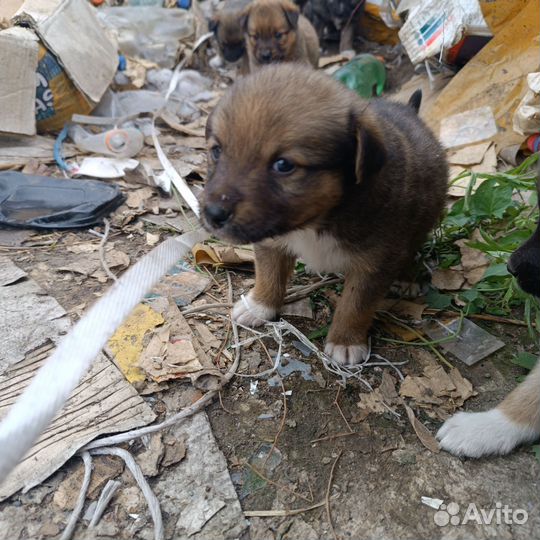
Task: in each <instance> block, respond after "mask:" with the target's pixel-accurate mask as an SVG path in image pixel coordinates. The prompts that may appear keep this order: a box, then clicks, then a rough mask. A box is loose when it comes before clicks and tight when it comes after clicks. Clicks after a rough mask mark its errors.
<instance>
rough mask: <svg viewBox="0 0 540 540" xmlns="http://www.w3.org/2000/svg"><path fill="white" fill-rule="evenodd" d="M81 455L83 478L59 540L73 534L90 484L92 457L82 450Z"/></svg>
mask: <svg viewBox="0 0 540 540" xmlns="http://www.w3.org/2000/svg"><path fill="white" fill-rule="evenodd" d="M81 457H82V459H83V461H84V478H83V481H82V485H81V491H80V492H79V496H78V497H77V502H76V503H75V508H73V512H71V516H69V520H68V522H67V525H66V528H65V529H64V532H63V533H62V536H61V537H60V540H70V538H71V537H72V536H73V533H74V532H75V527H76V526H77V521H79V517H80V515H81V512H82V510H83V507H84V501H85V499H86V493H87V492H88V486H89V485H90V480H91V478H92V457H91V456H90V454H89V453H88V452H83V453H82V456H81Z"/></svg>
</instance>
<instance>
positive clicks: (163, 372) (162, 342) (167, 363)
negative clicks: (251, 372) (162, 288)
mask: <svg viewBox="0 0 540 540" xmlns="http://www.w3.org/2000/svg"><path fill="white" fill-rule="evenodd" d="M151 303H152V307H153V308H154V309H155V310H156V312H158V313H160V314H162V316H163V318H164V320H165V321H166V323H165V325H164V326H163V327H162V328H160V329H158V330H156V331H155V332H154V333H153V334H152V336H151V338H150V341H149V343H148V345H147V346H146V347H145V349H144V351H143V353H142V355H141V356H140V359H139V366H140V368H141V369H142V370H144V371H145V372H146V374H147V376H148V377H149V378H150V379H152V380H153V381H154V382H157V383H162V382H165V381H169V380H174V379H183V378H187V379H190V380H191V382H192V383H193V384H194V386H196V387H197V388H200V389H202V390H215V389H216V388H218V387H219V385H220V384H221V380H222V373H221V372H220V371H219V370H218V369H217V368H216V367H215V366H214V364H213V363H212V360H210V358H209V356H208V355H207V354H206V352H205V348H204V347H203V346H201V343H200V342H199V340H198V339H197V337H196V336H195V334H194V333H193V332H192V330H191V328H190V326H189V324H188V322H187V321H186V319H185V318H184V316H183V315H182V314H181V313H180V311H179V309H178V306H177V305H176V304H175V302H174V301H173V300H169V301H167V299H166V298H156V299H154V300H152V302H151ZM199 335H201V334H200V333H199ZM205 335H206V334H203V335H201V337H203V338H204V337H205Z"/></svg>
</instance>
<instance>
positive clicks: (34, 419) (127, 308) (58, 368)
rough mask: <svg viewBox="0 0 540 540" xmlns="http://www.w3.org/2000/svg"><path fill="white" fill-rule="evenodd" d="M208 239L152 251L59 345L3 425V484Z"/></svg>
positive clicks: (188, 237) (173, 242)
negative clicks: (142, 306)
mask: <svg viewBox="0 0 540 540" xmlns="http://www.w3.org/2000/svg"><path fill="white" fill-rule="evenodd" d="M207 237H208V233H206V232H205V231H202V230H197V231H193V232H190V233H186V234H184V235H182V236H180V237H175V238H170V239H168V240H166V241H165V242H163V243H162V244H160V245H159V246H157V247H156V248H154V249H153V250H152V251H151V252H150V253H148V254H147V255H146V256H145V257H143V258H142V259H141V260H140V261H139V262H137V263H136V264H135V265H134V266H132V267H131V268H130V269H129V270H128V271H127V272H125V273H124V275H123V276H122V277H121V278H120V279H119V280H118V282H117V283H115V284H114V285H113V286H112V287H111V288H110V289H109V291H108V292H107V294H105V296H103V297H102V298H101V299H100V300H98V301H97V302H96V303H95V304H94V305H93V306H92V307H91V308H90V309H89V311H88V313H87V314H86V315H85V316H84V317H83V318H82V319H81V320H80V321H79V322H78V323H77V324H76V325H75V326H74V327H73V329H72V330H71V332H70V333H69V334H68V335H67V336H66V337H65V338H64V339H63V340H62V341H61V342H60V344H59V345H58V348H57V349H56V350H55V351H54V352H53V354H52V355H51V356H50V357H49V359H48V360H47V362H45V364H44V365H43V366H42V367H41V368H40V369H39V371H38V372H37V374H36V376H35V377H34V378H33V379H32V382H31V383H30V384H29V385H28V387H27V388H26V390H25V391H24V393H23V394H22V395H21V396H20V397H19V399H18V400H17V402H16V403H15V405H13V407H11V409H10V410H9V412H8V414H7V416H6V417H5V419H4V420H3V421H2V422H1V423H0V483H1V482H3V481H4V480H5V478H6V476H7V475H8V473H9V472H10V471H11V470H12V469H13V468H14V467H15V465H16V464H17V463H18V462H19V461H20V460H21V459H22V458H23V457H24V455H25V454H26V453H27V452H28V450H30V448H31V446H32V445H33V443H34V442H35V440H36V439H37V438H38V437H39V435H40V434H41V433H42V432H43V431H44V430H45V429H46V428H47V426H48V425H49V424H50V423H51V421H52V420H53V418H54V417H55V416H56V414H57V413H58V411H59V410H60V408H61V407H62V406H63V405H64V403H65V402H66V401H67V399H68V397H69V396H70V394H71V392H72V391H73V390H74V389H75V387H76V386H77V384H79V381H80V380H81V378H82V377H83V375H84V374H85V373H86V372H87V371H88V369H89V367H90V366H91V365H92V363H93V362H94V360H95V359H96V357H97V356H98V354H99V353H100V351H101V349H102V348H103V347H104V346H105V344H106V343H107V341H108V339H109V338H110V337H111V336H112V334H113V333H114V332H115V330H116V329H117V328H118V327H119V326H120V325H121V324H122V322H123V321H124V320H125V319H126V318H127V316H128V315H129V314H130V313H131V311H132V310H133V308H134V307H135V306H136V305H137V304H138V303H139V302H140V301H141V300H142V299H143V298H144V296H145V295H146V294H147V293H148V291H150V289H151V288H152V287H153V286H154V285H155V284H156V283H157V282H158V280H159V279H160V278H161V277H162V276H163V275H164V274H165V273H166V272H167V270H169V268H171V267H172V266H173V265H174V264H175V263H176V262H177V261H178V260H179V259H181V258H182V257H184V256H185V254H186V253H187V252H188V251H189V250H190V249H191V248H192V246H193V245H194V244H195V243H196V242H202V241H203V240H205V239H206V238H207ZM36 396H39V398H37V397H36ZM38 399H39V406H36V402H37V401H36V400H38Z"/></svg>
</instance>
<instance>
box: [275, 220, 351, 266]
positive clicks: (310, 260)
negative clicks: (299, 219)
mask: <svg viewBox="0 0 540 540" xmlns="http://www.w3.org/2000/svg"><path fill="white" fill-rule="evenodd" d="M278 242H279V243H280V244H281V245H282V246H283V247H284V248H285V249H287V250H288V251H289V252H290V253H292V254H294V255H296V256H297V257H299V258H300V259H301V260H302V261H303V262H304V263H305V264H306V267H307V269H308V270H310V271H313V272H345V271H346V270H347V268H349V266H350V264H351V255H350V253H348V252H347V251H345V250H344V249H343V248H342V247H341V245H340V244H339V242H338V241H337V239H336V238H335V237H334V236H332V235H331V234H328V233H321V234H319V233H317V232H316V231H314V230H312V229H304V230H301V231H293V232H291V233H288V234H286V235H284V236H282V237H281V238H279V240H278Z"/></svg>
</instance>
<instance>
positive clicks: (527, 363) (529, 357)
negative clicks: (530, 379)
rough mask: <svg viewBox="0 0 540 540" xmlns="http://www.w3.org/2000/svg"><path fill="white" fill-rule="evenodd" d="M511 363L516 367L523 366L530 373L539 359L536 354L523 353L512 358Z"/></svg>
mask: <svg viewBox="0 0 540 540" xmlns="http://www.w3.org/2000/svg"><path fill="white" fill-rule="evenodd" d="M511 362H512V364H515V365H516V366H521V367H523V368H525V369H528V370H529V371H530V370H531V369H532V368H533V367H534V366H535V365H536V362H538V357H537V356H536V355H535V354H531V353H528V352H522V353H519V354H517V355H516V356H515V358H512V360H511Z"/></svg>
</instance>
